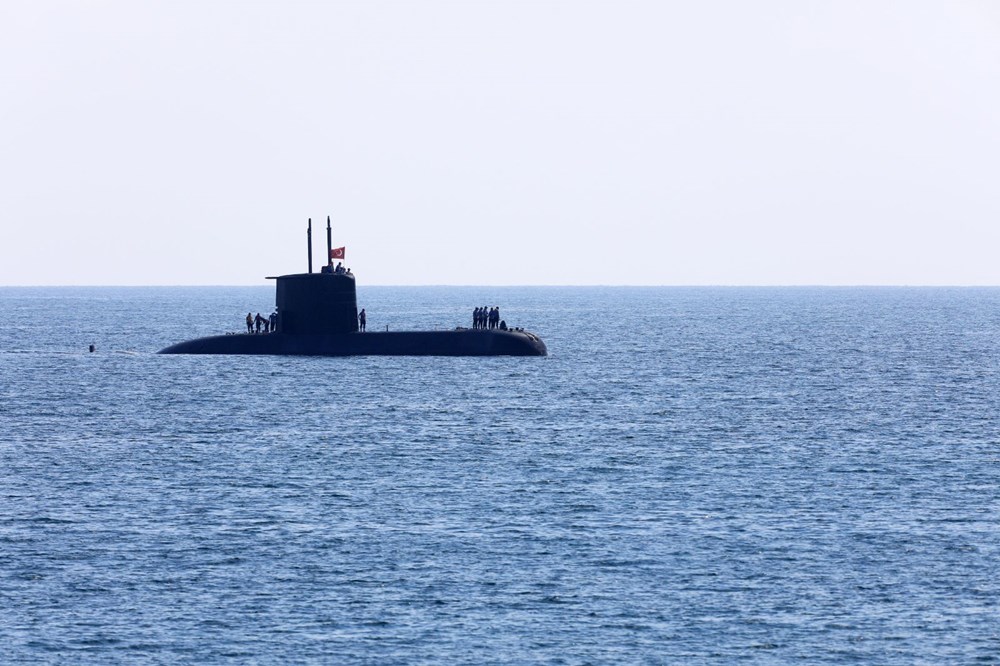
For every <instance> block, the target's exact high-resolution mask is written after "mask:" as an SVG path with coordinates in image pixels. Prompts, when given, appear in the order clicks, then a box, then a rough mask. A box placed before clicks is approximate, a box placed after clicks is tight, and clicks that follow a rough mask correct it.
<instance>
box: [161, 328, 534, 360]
mask: <svg viewBox="0 0 1000 666" xmlns="http://www.w3.org/2000/svg"><path fill="white" fill-rule="evenodd" d="M159 353H160V354H264V355H275V356H545V355H546V354H547V353H548V351H547V349H546V348H545V343H544V342H542V340H541V339H540V338H539V337H538V336H536V335H534V334H532V333H528V332H527V331H500V330H492V331H481V330H472V329H457V330H454V331H392V332H390V331H385V332H383V331H377V332H371V333H331V334H312V335H310V334H301V333H300V334H290V333H267V334H263V335H252V334H238V335H214V336H210V337H206V338H197V339H195V340H188V341H186V342H179V343H177V344H175V345H171V346H170V347H167V348H166V349H162V350H160V352H159Z"/></svg>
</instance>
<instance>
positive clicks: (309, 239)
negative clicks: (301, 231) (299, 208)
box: [306, 217, 313, 273]
mask: <svg viewBox="0 0 1000 666" xmlns="http://www.w3.org/2000/svg"><path fill="white" fill-rule="evenodd" d="M306 245H308V246H309V272H310V273H312V272H313V219H312V218H311V217H310V218H309V228H308V229H306Z"/></svg>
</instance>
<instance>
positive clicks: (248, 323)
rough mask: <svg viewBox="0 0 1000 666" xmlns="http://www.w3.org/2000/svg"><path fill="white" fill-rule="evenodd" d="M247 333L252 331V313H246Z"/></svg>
mask: <svg viewBox="0 0 1000 666" xmlns="http://www.w3.org/2000/svg"><path fill="white" fill-rule="evenodd" d="M247 333H253V315H252V314H250V313H249V312H248V313H247Z"/></svg>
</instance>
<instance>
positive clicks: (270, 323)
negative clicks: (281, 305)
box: [247, 312, 278, 333]
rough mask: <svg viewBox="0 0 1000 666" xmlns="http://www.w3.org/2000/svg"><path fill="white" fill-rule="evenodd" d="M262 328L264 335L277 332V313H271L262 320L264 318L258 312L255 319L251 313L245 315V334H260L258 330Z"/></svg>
mask: <svg viewBox="0 0 1000 666" xmlns="http://www.w3.org/2000/svg"><path fill="white" fill-rule="evenodd" d="M254 327H256V329H257V330H256V331H254ZM262 327H263V329H264V333H270V332H271V331H275V330H277V327H278V313H277V312H272V313H271V316H269V317H267V318H264V317H261V316H260V313H259V312H258V313H257V316H256V317H254V316H253V314H252V313H250V312H248V313H247V333H254V332H256V333H260V332H261V331H260V329H261V328H262Z"/></svg>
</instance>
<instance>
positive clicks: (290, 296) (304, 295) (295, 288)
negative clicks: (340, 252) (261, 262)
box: [268, 216, 358, 335]
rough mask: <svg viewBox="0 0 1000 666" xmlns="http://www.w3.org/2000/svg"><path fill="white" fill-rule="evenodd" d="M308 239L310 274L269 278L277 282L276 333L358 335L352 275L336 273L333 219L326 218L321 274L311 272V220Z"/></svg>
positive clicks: (275, 300)
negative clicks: (325, 258) (325, 253)
mask: <svg viewBox="0 0 1000 666" xmlns="http://www.w3.org/2000/svg"><path fill="white" fill-rule="evenodd" d="M306 239H307V240H306V244H307V249H308V252H309V272H308V273H296V274H294V275H282V276H279V277H276V278H270V277H269V278H268V280H277V286H276V288H275V291H274V305H275V308H276V309H277V310H278V329H277V331H278V332H279V333H292V334H305V335H328V334H330V333H356V332H357V330H358V293H357V290H356V288H355V285H354V276H353V275H352V274H350V273H343V272H334V270H333V236H332V233H331V228H330V217H329V216H327V218H326V252H327V257H328V259H327V265H326V266H325V267H324V268H323V269H322V270H321V271H320V272H319V273H313V272H312V268H313V265H312V218H309V228H308V229H307V230H306Z"/></svg>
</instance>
